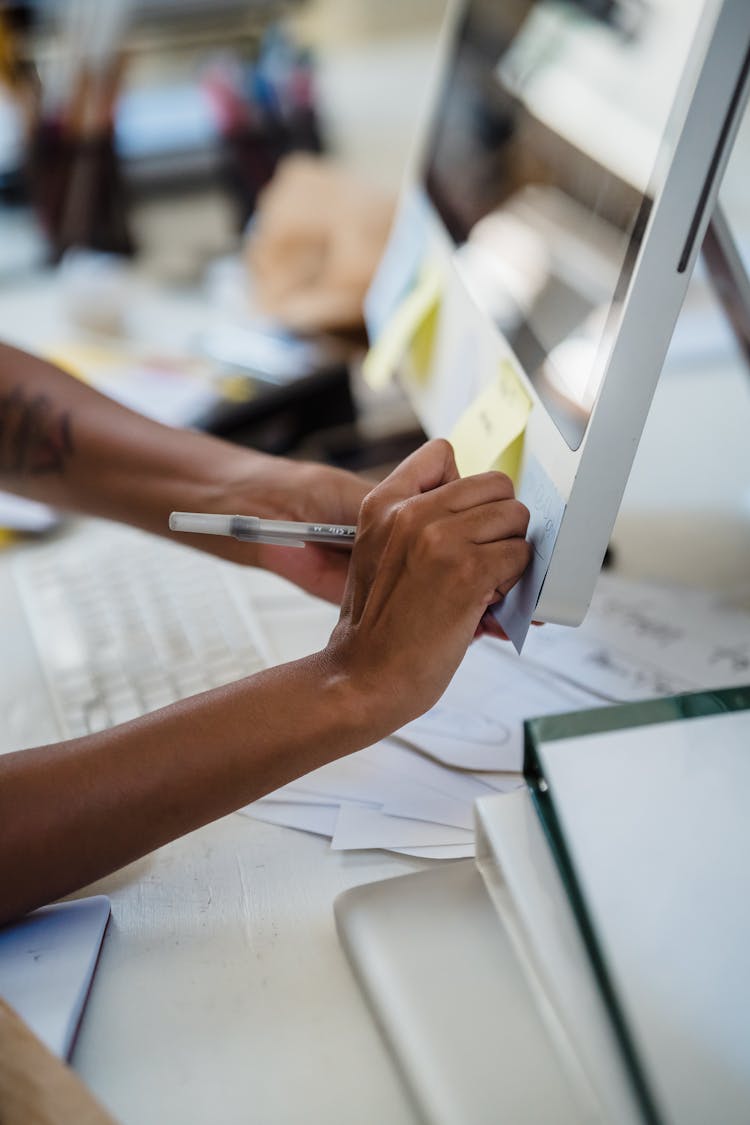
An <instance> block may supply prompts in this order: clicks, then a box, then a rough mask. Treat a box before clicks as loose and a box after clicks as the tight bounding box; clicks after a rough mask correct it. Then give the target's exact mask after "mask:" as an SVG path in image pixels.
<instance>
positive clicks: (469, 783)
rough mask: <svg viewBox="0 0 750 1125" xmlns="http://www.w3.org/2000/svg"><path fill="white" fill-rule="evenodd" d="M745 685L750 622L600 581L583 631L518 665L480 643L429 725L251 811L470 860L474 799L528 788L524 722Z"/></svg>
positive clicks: (565, 634) (363, 843)
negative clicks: (524, 785) (623, 702)
mask: <svg viewBox="0 0 750 1125" xmlns="http://www.w3.org/2000/svg"><path fill="white" fill-rule="evenodd" d="M748 681H750V614H748V613H743V612H738V611H737V609H736V608H734V607H725V606H722V604H721V602H720V601H719V599H718V598H717V597H716V595H714V594H711V593H710V592H706V591H699V590H692V589H687V588H684V587H674V586H673V587H665V586H662V585H654V584H645V583H634V582H631V581H628V580H625V579H622V578H618V577H616V576H611V575H604V576H603V577H602V579H601V581H600V583H599V587H598V589H597V593H596V595H595V597H594V601H593V603H592V606H591V610H590V611H589V614H588V616H587V618H586V621H585V623H584V624H583V625H582V626H581V627H580V628H579V629H568V628H563V627H562V626H555V625H547V626H545V627H544V628H541V629H532V631H531V634H530V636H529V638H528V641H527V645H526V648H525V650H524V653H523V655H522V656H518V655H517V654H516V653H515V652H514V651H513V650H512V648H511V646H510V645H508V644H503V643H501V642H498V641H495V640H491V639H489V638H484V639H482V640H480V641H478V642H477V643H476V644H474V645H472V646H471V648H470V649H469V651H468V653H467V654H466V657H465V659H464V661H463V663H462V664H461V666H460V668H459V669H458V671H457V672H456V675H455V676H454V678H453V680H452V682H451V684H450V685H449V687H448V689H447V691H446V692H445V694H444V695H443V697H442V699H441V700H440V702H439V703H438V704H437V705H436V706H435V707H433V708H432V710H431V711H428V712H427V714H426V715H424V716H422V717H421V718H419V719H416V720H414V721H413V722H411V723H408V724H407V725H406V726H404V727H402V728H401V730H400V731H398V732H397V733H396V734H395V735H394V736H393V737H392V738H388V739H385V740H384V741H383V742H379V743H377V745H375V746H370V747H368V748H367V749H366V750H361V751H360V752H359V753H356V754H352V755H350V756H349V757H347V758H343V759H341V760H339V761H336V762H332V763H331V764H330V765H327V766H323V767H322V768H321V769H318V770H315V771H314V772H313V773H310V774H307V775H306V776H305V777H302V778H300V779H299V780H298V781H295V782H292V783H291V784H290V785H286V786H284V787H283V788H282V789H279V790H277V791H276V792H275V793H272V794H270V795H269V796H267V797H265V798H263V799H262V800H261V801H256V802H255V803H254V804H252V805H249V806H248V807H247V808H246V809H244V810H242V811H243V812H245V813H246V814H247V815H249V816H253V817H255V818H257V819H259V820H264V821H268V822H269V823H272V824H280V825H287V826H289V827H292V828H299V829H303V830H305V831H308V832H315V833H318V834H319V835H322V836H328V837H329V838H330V839H331V847H332V848H333V849H334V850H337V851H352V850H357V849H362V848H384V849H387V850H388V851H395V852H400V853H402V854H404V855H414V856H424V857H428V858H433V859H455V858H460V857H466V856H472V855H474V832H473V805H474V801H475V799H476V798H477V797H479V796H482V795H486V794H487V793H488V792H489V791H491V790H499V791H505V790H511V789H514V788H517V787H518V786H519V785H520V784H521V777H520V774H519V772H518V771H519V770H520V769H521V765H522V757H523V721H524V719H527V718H532V717H534V716H539V715H544V714H553V713H560V712H567V711H579V710H585V709H588V708H591V707H596V706H603V705H605V704H607V703H609V702H612V701H621V700H629V699H638V698H648V697H653V696H657V695H671V694H675V693H677V692H680V691H690V690H694V689H696V688H705V687H708V688H710V687H718V686H730V685H732V684H740V683H747V682H748Z"/></svg>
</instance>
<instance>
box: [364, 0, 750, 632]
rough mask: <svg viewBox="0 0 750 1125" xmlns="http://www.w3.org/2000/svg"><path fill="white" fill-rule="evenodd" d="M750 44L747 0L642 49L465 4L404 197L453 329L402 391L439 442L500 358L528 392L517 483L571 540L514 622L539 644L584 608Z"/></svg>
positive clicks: (395, 250) (566, 23)
mask: <svg viewBox="0 0 750 1125" xmlns="http://www.w3.org/2000/svg"><path fill="white" fill-rule="evenodd" d="M749 34H750V10H749V9H748V8H747V5H746V4H742V3H741V2H739V0H724V2H722V3H720V4H718V5H715V6H714V5H713V4H711V3H703V2H702V0H690V2H689V3H686V4H684V5H682V6H681V11H680V16H679V18H678V17H677V15H676V13H673V12H671V11H670V10H668V9H667V8H666V7H664V8H663V10H662V7H660V8H659V14H658V16H656V17H655V18H654V19H653V20H652V21H651V20H644V21H642V22H641V23H640V24H639V25H638V29H637V31H636V32H634V33H633V35H634V38H633V39H632V40H631V39H628V38H627V37H626V36H625V35H623V33H622V31H621V30H620V29H618V27H617V25H616V23H613V22H607V21H606V19H604V18H599V17H598V16H597V14H596V13H594V12H593V11H589V10H588V9H587V11H586V12H583V13H581V12H580V11H579V10H578V8H576V9H575V11H574V10H573V9H572V8H571V9H568V8H565V7H564V8H563V9H560V7H559V6H558V5H557V4H555V3H552V2H550V0H535V2H533V3H531V4H529V5H528V6H526V7H525V8H524V13H523V18H521V17H520V16H519V17H518V18H516V14H514V13H511V11H510V10H509V9H507V8H505V7H502V6H495V7H487V6H483V5H481V4H479V3H472V2H471V0H467V2H462V3H456V4H454V5H452V8H451V16H450V18H449V20H448V22H447V24H446V36H445V49H444V60H443V62H444V65H443V72H442V82H441V84H440V88H439V90H438V91H437V93H436V94H435V96H434V97H433V98H432V101H431V105H430V107H429V110H430V112H429V115H428V116H427V120H426V127H425V130H424V131H423V134H422V135H421V136H420V137H419V138H418V140H417V144H416V151H415V157H414V160H413V166H412V169H411V176H410V179H409V182H408V184H407V186H406V188H405V191H404V196H403V200H402V208H403V209H404V211H405V212H406V211H408V213H409V214H413V213H422V212H423V211H426V224H424V225H423V227H422V231H423V233H422V234H421V235H420V239H419V242H420V245H421V246H422V251H421V254H422V257H421V263H420V264H421V265H424V263H425V262H430V264H431V265H432V263H437V264H438V266H439V268H440V269H441V273H442V277H443V290H442V298H441V311H440V331H439V333H437V335H436V339H435V347H434V351H433V358H432V363H431V371H430V373H429V377H428V378H427V379H421V380H414V379H412V378H410V376H409V368H408V364H407V365H405V367H404V369H403V372H402V376H403V381H404V385H405V388H406V389H407V391H408V392H409V395H410V397H411V399H412V402H413V404H414V406H415V409H416V411H417V414H418V415H419V417H420V420H421V422H422V424H423V426H424V428H425V430H426V431H427V432H428V433H429V434H431V435H442V436H449V435H450V434H451V433H452V432H453V431H454V429H455V427H456V426H457V424H459V422H460V419H461V418H462V416H463V417H465V416H466V412H469V416H471V412H472V411H481V407H482V402H483V401H484V400H483V398H482V396H483V395H484V394H485V393H486V392H487V388H488V387H492V385H493V383H494V381H495V380H496V377H497V371H498V367H499V365H500V364H502V363H508V364H511V365H512V366H513V368H514V370H515V371H516V372H517V373H518V377H519V380H520V381H521V383H522V386H523V389H524V391H525V393H526V395H527V396H528V398H529V401H530V403H531V409H530V412H529V415H528V419H527V422H526V426H525V431H524V443H523V454H522V457H521V460H520V464H519V466H518V471H517V475H518V482H517V483H518V486H519V490H523V487H524V478H525V477H526V476H527V474H529V473H530V472H531V471H532V467H534V469H533V471H534V473H535V475H536V477H537V479H539V473H543V474H544V475H545V477H546V479H547V480H548V482H549V495H556V496H557V497H558V498H559V506H558V507H557V511H558V515H559V527H558V528H556V529H555V535H554V541H552V540H550V541H549V545H550V548H551V549H550V551H549V552H548V553H547V552H541V553H540V552H538V551H537V552H535V567H534V574H533V577H532V578H530V579H529V581H528V582H527V584H526V588H525V590H524V596H523V598H522V599H521V600H520V602H517V604H516V605H515V606H514V612H513V614H512V615H511V616H512V620H510V619H509V621H508V624H509V626H510V628H511V629H512V631H513V634H514V636H515V637H517V638H518V640H519V643H520V642H521V641H522V640H523V636H524V633H525V628H526V626H527V624H528V620H530V618H531V615H532V614H533V616H535V617H536V618H537V619H539V620H543V621H550V622H560V623H565V624H578V623H579V622H580V621H581V619H582V617H583V616H584V614H585V612H586V608H587V606H588V603H589V601H590V598H591V594H592V591H593V588H594V584H595V581H596V577H597V575H598V572H599V569H600V565H601V561H602V558H603V556H604V553H605V550H606V547H607V544H608V541H609V537H610V533H611V530H612V526H613V523H614V519H615V516H616V513H617V508H618V505H619V502H620V498H621V495H622V491H623V488H624V485H625V482H626V479H627V475H628V472H629V470H630V467H631V464H632V459H633V456H634V453H635V449H636V446H637V442H638V438H639V436H640V433H641V430H642V427H643V424H644V420H645V417H646V413H647V410H648V406H649V403H650V400H651V396H652V394H653V391H654V387H655V384H656V380H657V378H658V375H659V371H660V368H661V365H662V362H663V360H664V356H665V354H666V350H667V345H668V341H669V336H670V333H671V331H672V328H673V326H674V322H675V320H676V318H677V314H678V311H679V308H680V304H681V302H682V299H683V296H684V293H685V290H686V287H687V284H688V280H689V276H690V273H691V270H692V266H693V263H694V261H695V258H696V256H697V254H698V251H699V249H700V246H701V243H702V241H703V236H704V233H705V231H706V229H707V226H708V223H709V220H710V219H711V217H712V213H713V209H714V205H715V203H716V198H717V192H718V187H719V183H720V181H721V176H722V174H723V170H724V167H725V164H726V160H727V157H728V154H729V151H730V149H731V145H732V142H733V139H734V136H735V133H736V130H737V127H738V124H739V120H740V117H741V115H742V111H743V107H744V105H745V103H746V99H747V88H748V74H749V73H750V61H749V60H748V57H747V40H748V35H749ZM707 122H710V123H711V127H708V126H707V124H706V123H707ZM615 138H616V141H615ZM415 196H416V197H417V198H418V199H419V201H420V202H419V204H415V203H414V202H412V200H413V198H414V197H415ZM425 225H426V231H425V230H424V226H425ZM405 226H406V224H405V223H404V222H402V221H401V219H400V218H397V220H396V222H395V224H394V228H393V235H392V242H397V241H399V240H403V254H400V253H399V247H398V246H395V247H392V246H391V245H389V248H388V252H387V254H386V256H385V258H384V265H383V269H384V273H383V274H378V275H377V276H376V278H375V280H374V282H373V291H374V298H373V301H372V303H371V305H372V309H373V316H371V318H370V319H371V320H372V322H373V325H374V328H375V332H376V335H375V336H374V340H373V354H374V356H377V355H378V353H379V352H380V351H381V349H382V347H383V343H382V342H383V341H384V340H387V339H388V324H389V321H391V322H392V323H393V324H395V325H398V324H399V323H400V317H401V311H400V310H401V309H403V308H404V307H408V302H409V299H410V297H409V295H410V293H411V294H415V295H418V293H419V276H420V272H419V265H418V266H417V267H416V268H415V269H409V270H408V271H407V270H405V269H404V270H401V271H400V270H399V269H397V268H394V263H398V262H399V261H401V260H402V261H404V262H410V261H411V259H412V257H413V254H414V241H415V238H414V236H413V235H411V234H407V233H405ZM406 276H409V278H410V280H409V281H408V282H406V283H405V277H406ZM389 287H392V290H393V293H392V296H393V298H394V299H393V300H392V301H391V302H390V303H389V300H388V297H389V293H388V289H389ZM396 293H397V294H398V295H397V297H396V296H395V294H396ZM644 326H647V330H646V329H645V328H644ZM493 409H494V408H493ZM500 444H502V442H501V443H500ZM501 452H502V450H501V449H500V448H498V450H497V454H498V455H499V454H500V453H501ZM530 487H531V488H532V489H533V490H534V491H535V489H536V486H535V485H534V484H530ZM501 623H503V624H504V622H503V621H502V619H501Z"/></svg>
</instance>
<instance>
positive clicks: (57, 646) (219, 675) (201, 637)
mask: <svg viewBox="0 0 750 1125" xmlns="http://www.w3.org/2000/svg"><path fill="white" fill-rule="evenodd" d="M13 577H14V579H15V586H14V587H13V588H12V589H11V590H10V591H9V592H8V595H9V599H10V600H9V606H8V608H7V609H6V614H5V616H4V620H6V621H7V622H8V629H9V633H8V635H9V636H11V635H13V636H16V633H11V632H10V630H11V629H13V628H14V627H15V628H16V630H17V636H16V651H17V652H18V653H19V661H20V662H21V663H22V662H23V661H22V654H23V653H24V652H26V651H27V650H28V648H29V646H30V645H31V646H33V648H34V649H35V651H36V653H37V658H38V659H39V660H40V661H41V665H42V668H43V671H44V674H45V688H46V692H45V693H44V695H43V697H42V698H43V699H44V700H45V702H46V705H45V702H42V701H41V700H34V699H29V698H27V697H25V696H24V697H21V698H17V697H15V696H14V694H13V685H12V683H9V684H8V685H7V688H6V690H7V693H8V703H7V706H6V707H5V711H6V713H7V715H8V717H9V729H8V735H11V736H12V735H14V734H15V735H16V736H17V737H18V738H19V739H20V740H21V741H22V743H25V744H28V743H29V741H31V740H32V739H34V732H37V738H36V739H35V741H38V742H43V741H45V740H49V741H54V739H55V738H56V737H60V736H66V737H75V736H78V735H82V734H86V733H89V732H92V731H97V730H103V729H104V728H105V727H108V726H112V725H113V724H115V723H118V722H124V721H126V720H127V719H132V718H135V717H136V716H137V715H142V714H143V713H144V712H146V711H151V710H154V709H155V708H157V707H163V706H165V705H166V704H167V703H171V702H173V701H174V700H175V699H181V698H183V697H184V696H186V695H192V694H195V693H196V692H199V691H204V690H206V689H207V688H210V687H215V686H218V685H219V684H223V683H228V682H229V681H231V680H236V679H239V678H240V677H242V676H247V675H250V674H252V673H253V672H255V671H258V670H259V669H261V668H263V667H266V665H267V664H268V663H269V659H270V657H269V649H268V644H267V642H266V640H265V637H264V632H263V629H262V627H261V625H260V621H259V619H258V616H257V613H256V611H255V609H254V605H253V599H252V595H251V594H249V593H248V578H249V576H244V575H243V573H242V569H241V568H239V567H233V566H232V565H231V564H230V563H222V562H221V561H220V560H217V559H212V558H210V557H209V556H201V555H200V554H198V553H197V552H191V551H188V550H186V549H185V548H184V547H181V546H179V545H178V544H171V543H168V542H166V541H163V540H159V539H156V538H155V537H152V536H147V535H145V534H143V533H139V532H137V531H134V530H133V529H129V528H124V527H118V526H117V525H113V524H106V523H99V524H97V523H94V522H93V521H92V522H91V523H90V524H87V525H84V526H83V527H81V528H79V529H77V531H76V532H75V533H74V534H71V535H70V536H69V537H68V538H63V539H62V540H59V541H53V542H50V543H46V544H40V545H39V546H32V547H30V548H29V549H28V550H27V551H25V552H24V553H23V554H22V555H19V556H18V557H17V558H16V559H15V563H14V566H13ZM207 591H210V593H207ZM14 593H16V596H17V597H19V598H20V602H19V604H18V605H17V606H16V605H15V604H14V601H13V594H14ZM50 703H51V705H52V706H50ZM45 712H46V721H45ZM51 716H54V726H53V725H52V724H51V723H50V718H51ZM40 724H41V725H40Z"/></svg>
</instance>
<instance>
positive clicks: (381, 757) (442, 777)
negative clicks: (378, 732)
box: [359, 738, 488, 803]
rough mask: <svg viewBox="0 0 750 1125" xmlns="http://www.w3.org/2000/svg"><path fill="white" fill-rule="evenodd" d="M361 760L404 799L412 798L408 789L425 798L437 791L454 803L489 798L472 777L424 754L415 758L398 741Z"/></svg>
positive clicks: (369, 751) (381, 744)
mask: <svg viewBox="0 0 750 1125" xmlns="http://www.w3.org/2000/svg"><path fill="white" fill-rule="evenodd" d="M359 756H360V757H361V758H362V759H363V760H364V761H367V762H370V763H373V764H374V765H375V766H376V767H377V768H378V769H380V770H381V771H382V772H383V773H384V775H385V776H389V777H391V778H392V779H393V783H394V785H395V786H396V787H397V788H396V791H397V793H398V794H399V795H400V796H404V797H405V796H407V795H408V794H409V789H408V788H407V786H410V787H411V790H412V792H413V791H414V790H413V786H414V785H416V786H417V787H418V791H419V793H420V794H421V795H422V796H423V795H424V793H425V791H428V792H430V791H433V792H436V793H440V794H442V795H443V796H447V797H453V798H454V800H463V801H474V800H475V799H476V798H477V797H482V796H486V794H487V790H488V787H487V786H486V785H485V784H484V783H483V782H481V781H478V780H477V778H475V777H474V776H473V775H472V774H471V773H464V772H460V771H459V772H457V771H456V770H452V769H446V768H445V766H442V765H439V764H438V763H437V762H433V761H430V759H429V758H426V757H425V756H424V755H423V754H415V753H414V752H413V751H412V750H409V749H408V747H406V746H400V745H399V744H398V742H397V741H396V740H395V739H391V738H389V739H385V740H384V741H383V742H379V743H378V744H377V745H376V746H370V747H368V749H367V750H360V752H359ZM392 796H393V794H391V798H389V799H392ZM384 803H387V801H386V802H384Z"/></svg>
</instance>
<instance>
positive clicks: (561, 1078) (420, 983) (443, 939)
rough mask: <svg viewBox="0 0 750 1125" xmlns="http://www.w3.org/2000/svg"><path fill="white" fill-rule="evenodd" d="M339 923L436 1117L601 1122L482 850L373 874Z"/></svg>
mask: <svg viewBox="0 0 750 1125" xmlns="http://www.w3.org/2000/svg"><path fill="white" fill-rule="evenodd" d="M335 910H336V923H337V926H338V931H339V937H340V939H341V943H342V945H343V946H344V949H345V950H346V953H347V955H348V957H349V960H350V962H351V964H352V967H353V969H354V972H355V974H356V976H357V978H358V981H359V984H360V986H361V988H362V990H363V992H364V993H365V996H366V998H367V1000H368V1002H369V1004H370V1007H371V1009H372V1012H373V1015H374V1017H375V1019H376V1021H377V1023H378V1024H379V1026H380V1029H381V1031H382V1032H383V1035H384V1038H385V1041H386V1043H387V1045H388V1047H389V1048H390V1050H391V1053H392V1055H393V1059H394V1062H395V1064H396V1066H397V1068H398V1069H399V1070H400V1072H401V1076H402V1078H403V1079H404V1081H405V1084H406V1087H407V1089H408V1090H409V1092H410V1093H411V1095H412V1097H413V1098H414V1100H415V1102H416V1105H417V1109H418V1111H419V1113H420V1116H421V1117H422V1118H423V1119H424V1120H425V1121H426V1122H429V1123H430V1125H469V1123H471V1125H497V1122H499V1121H504V1122H509V1123H510V1122H512V1123H513V1125H539V1123H540V1122H554V1123H555V1125H584V1123H585V1125H594V1122H599V1123H601V1125H603V1118H601V1117H599V1116H596V1117H592V1116H591V1114H590V1113H589V1112H587V1109H586V1107H585V1106H584V1105H582V1102H581V1100H580V1099H579V1097H578V1094H577V1090H576V1088H575V1082H574V1081H573V1080H572V1077H571V1075H570V1074H569V1073H568V1072H567V1071H566V1069H565V1067H564V1064H563V1062H562V1059H561V1057H560V1055H559V1054H558V1053H557V1052H556V1050H555V1048H554V1046H553V1044H552V1041H551V1040H550V1038H549V1036H548V1034H547V1032H546V1030H545V1026H544V1023H543V1022H542V1019H541V1016H540V1014H539V1011H538V1008H537V1006H536V1004H535V1002H534V999H533V996H532V992H531V990H530V987H529V985H528V983H527V979H526V977H525V975H524V971H523V968H522V966H521V964H520V962H519V960H518V958H517V956H516V953H515V951H514V947H513V944H512V942H511V939H510V937H509V934H508V932H507V930H506V929H505V928H504V926H503V925H502V923H501V921H500V918H499V916H498V914H497V911H496V909H495V907H494V905H493V903H492V901H491V899H490V897H489V895H488V894H487V891H486V889H485V884H484V881H483V879H482V876H481V874H480V872H479V870H478V868H477V866H476V864H475V862H474V860H464V861H460V862H454V863H451V864H447V865H443V866H441V867H439V868H434V869H432V870H430V871H423V872H419V873H418V874H416V875H405V876H402V877H400V878H394V879H387V880H385V881H383V882H379V883H370V884H365V885H364V886H361V887H355V888H353V889H352V890H350V891H346V892H345V893H344V894H343V895H340V896H339V898H338V899H337V900H336V907H335Z"/></svg>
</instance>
